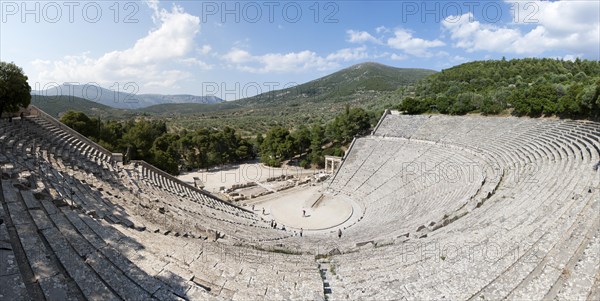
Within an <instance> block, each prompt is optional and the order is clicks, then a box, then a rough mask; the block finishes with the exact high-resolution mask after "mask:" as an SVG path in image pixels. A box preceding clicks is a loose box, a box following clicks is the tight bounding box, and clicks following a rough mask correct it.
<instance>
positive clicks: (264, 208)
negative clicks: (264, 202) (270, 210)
mask: <svg viewBox="0 0 600 301" xmlns="http://www.w3.org/2000/svg"><path fill="white" fill-rule="evenodd" d="M263 215H265V207H263Z"/></svg>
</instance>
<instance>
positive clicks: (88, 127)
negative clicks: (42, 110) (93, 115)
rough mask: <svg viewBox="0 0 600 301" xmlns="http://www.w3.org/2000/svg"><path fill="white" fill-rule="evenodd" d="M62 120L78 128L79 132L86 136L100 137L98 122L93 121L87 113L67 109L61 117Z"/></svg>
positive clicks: (73, 127)
mask: <svg viewBox="0 0 600 301" xmlns="http://www.w3.org/2000/svg"><path fill="white" fill-rule="evenodd" d="M60 122H62V123H64V124H65V125H66V126H68V127H70V128H72V129H74V130H76V131H77V132H79V133H80V134H82V135H84V136H86V137H90V138H97V137H98V135H97V133H98V130H97V128H98V122H94V121H92V120H91V119H90V118H89V117H88V116H87V115H85V114H84V113H82V112H75V111H67V112H66V113H65V114H64V115H63V116H62V117H61V118H60Z"/></svg>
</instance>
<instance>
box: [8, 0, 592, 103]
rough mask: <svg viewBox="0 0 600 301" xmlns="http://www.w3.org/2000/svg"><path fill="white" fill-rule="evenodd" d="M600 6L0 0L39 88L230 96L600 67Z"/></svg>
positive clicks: (17, 56)
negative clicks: (437, 73)
mask: <svg viewBox="0 0 600 301" xmlns="http://www.w3.org/2000/svg"><path fill="white" fill-rule="evenodd" d="M599 3H600V2H599V1H570V0H563V1H481V2H475V1H318V2H315V1H295V2H292V1H290V2H274V1H175V2H173V1H155V0H152V1H129V2H128V1H119V2H117V1H82V2H77V1H68V2H60V1H50V2H43V1H5V0H2V1H0V4H1V5H0V18H1V19H0V59H1V60H3V61H13V62H15V63H16V64H18V65H19V66H22V67H23V69H24V70H25V72H26V74H27V75H28V76H29V81H30V85H31V86H32V88H33V89H42V88H44V87H46V88H48V87H51V86H53V85H56V84H60V83H63V82H73V83H80V84H88V83H93V84H99V85H101V86H103V87H106V88H109V89H112V90H117V89H119V90H125V91H126V92H134V93H163V94H195V95H207V94H210V95H216V96H219V97H221V98H224V99H228V100H232V99H237V98H243V97H245V96H251V95H253V94H256V93H257V92H267V91H269V90H272V89H279V88H283V87H288V86H291V85H294V84H297V83H303V82H306V81H309V80H312V79H315V78H318V77H321V76H323V75H327V74H329V73H332V72H335V71H337V70H340V69H342V68H345V67H348V66H351V65H354V64H357V63H361V62H367V61H374V62H379V63H383V64H386V65H391V66H396V67H407V68H408V67H410V68H428V69H435V70H441V69H444V68H448V67H451V66H454V65H458V64H461V63H464V62H468V61H474V60H484V59H500V58H502V57H503V56H504V57H506V58H520V57H552V58H563V59H568V60H572V59H575V58H576V57H580V58H584V59H592V60H598V59H600V4H599ZM131 83H133V85H131ZM132 86H134V87H136V88H132ZM127 89H129V90H127ZM132 89H135V90H136V91H133V90H132Z"/></svg>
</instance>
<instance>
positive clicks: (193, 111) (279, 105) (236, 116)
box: [137, 63, 436, 135]
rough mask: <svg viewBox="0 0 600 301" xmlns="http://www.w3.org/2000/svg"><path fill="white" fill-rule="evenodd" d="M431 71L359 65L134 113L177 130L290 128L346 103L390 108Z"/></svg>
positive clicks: (331, 113)
mask: <svg viewBox="0 0 600 301" xmlns="http://www.w3.org/2000/svg"><path fill="white" fill-rule="evenodd" d="M435 73H436V71H433V70H426V69H405V68H395V67H389V66H385V65H381V64H377V63H363V64H358V65H354V66H351V67H349V68H346V69H343V70H340V71H338V72H335V73H332V74H330V75H327V76H325V77H322V78H319V79H316V80H313V81H310V82H307V83H305V84H301V85H297V86H294V87H290V88H287V89H282V90H276V91H271V92H268V93H263V94H259V95H256V96H253V97H248V98H244V99H240V100H235V101H226V102H222V103H218V104H210V105H202V104H163V105H157V106H151V107H146V108H142V109H139V110H137V112H139V113H143V114H146V115H154V116H156V117H163V118H167V119H168V120H169V122H170V124H171V125H173V126H175V127H176V128H179V129H188V130H189V129H194V128H200V127H212V128H222V127H223V126H229V127H232V128H236V129H238V130H240V132H241V133H242V134H243V135H253V134H255V133H261V132H262V133H264V132H266V130H268V129H269V128H271V127H273V126H276V125H281V126H284V127H288V128H294V127H297V126H298V125H300V124H310V123H313V122H321V121H328V120H329V119H330V118H332V117H333V116H335V115H337V114H338V113H340V112H342V111H343V110H344V107H346V106H351V107H362V108H365V109H369V110H374V111H379V110H383V109H385V108H389V107H393V106H395V105H397V104H398V98H397V97H396V94H397V93H396V91H398V90H399V89H401V88H403V87H406V86H408V85H413V84H415V83H416V82H417V81H419V80H421V79H423V78H425V77H427V76H429V75H432V74H435ZM377 117H378V116H377Z"/></svg>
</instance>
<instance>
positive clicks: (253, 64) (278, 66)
mask: <svg viewBox="0 0 600 301" xmlns="http://www.w3.org/2000/svg"><path fill="white" fill-rule="evenodd" d="M221 58H222V59H223V60H225V61H226V62H228V63H230V64H231V67H234V68H236V69H238V70H240V71H244V72H251V73H267V72H279V73H285V72H303V71H314V70H318V71H323V70H330V69H332V68H336V67H338V64H337V63H335V62H332V61H330V60H327V59H326V58H323V57H321V56H319V55H317V54H316V53H315V52H313V51H309V50H304V51H300V52H289V53H285V54H283V53H267V54H264V55H252V54H250V53H249V52H248V51H246V50H242V49H238V48H233V49H231V50H230V51H229V52H228V53H226V54H225V55H223V56H222V57H221Z"/></svg>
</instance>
